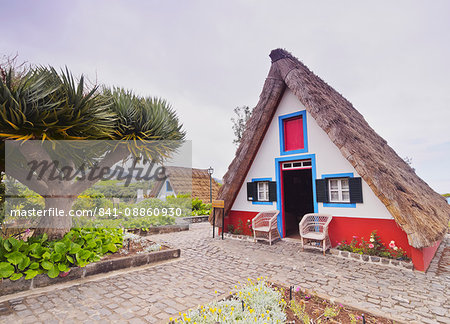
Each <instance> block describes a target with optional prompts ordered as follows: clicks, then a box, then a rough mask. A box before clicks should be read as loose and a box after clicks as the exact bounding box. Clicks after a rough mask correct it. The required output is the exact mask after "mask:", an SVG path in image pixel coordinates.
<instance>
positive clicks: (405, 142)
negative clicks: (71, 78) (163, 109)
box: [0, 0, 450, 193]
mask: <svg viewBox="0 0 450 324" xmlns="http://www.w3.org/2000/svg"><path fill="white" fill-rule="evenodd" d="M318 2H319V1H279V2H277V1H261V0H253V1H233V0H227V1H220V2H219V1H181V0H180V1H144V0H142V1H112V0H105V1H94V0H86V1H75V0H72V1H61V0H54V1H34V0H30V1H21V0H15V1H10V0H0V11H1V13H2V14H1V16H2V18H1V20H0V30H1V36H0V54H1V55H14V54H16V53H17V54H19V60H20V61H27V62H29V63H33V64H44V65H48V64H49V65H52V66H56V67H63V66H65V65H67V66H68V67H69V68H70V69H71V70H72V71H73V72H74V73H75V74H81V73H83V74H85V75H87V76H88V77H89V79H91V80H93V81H95V80H97V81H98V82H99V83H105V84H107V85H116V86H121V87H125V88H129V89H133V90H134V91H135V92H137V93H138V94H141V95H151V96H160V97H164V98H166V99H167V100H168V101H169V102H171V104H172V105H173V107H174V108H175V109H176V111H177V112H178V115H179V116H180V118H181V120H182V122H183V123H184V126H185V129H186V130H187V134H188V136H187V137H188V139H190V140H192V143H193V166H194V167H198V168H208V167H209V166H210V165H211V166H213V167H214V169H215V173H214V176H215V177H222V176H223V175H224V174H225V172H226V170H227V168H228V165H229V163H230V162H231V160H232V159H233V157H234V153H235V147H234V145H233V144H232V140H233V132H232V129H231V126H232V123H231V121H230V118H231V117H233V108H234V107H236V106H242V105H248V106H250V107H254V106H255V105H256V103H257V102H258V97H259V94H260V92H261V89H262V85H263V83H264V79H265V77H266V76H267V73H268V70H269V67H270V59H269V57H268V55H269V53H270V51H271V50H272V49H274V48H278V47H281V48H285V49H287V50H288V51H290V52H292V53H293V54H294V55H295V56H296V57H298V58H299V59H300V60H301V61H303V62H304V63H305V64H306V65H307V66H308V67H309V68H310V69H311V70H312V71H314V72H315V73H316V74H318V75H319V76H320V77H321V78H322V79H324V80H325V81H326V82H327V83H328V84H330V85H331V86H332V87H333V88H335V89H336V90H337V91H339V92H340V93H342V94H343V95H344V96H345V97H346V98H347V99H348V100H349V101H350V102H352V103H353V105H354V106H355V108H356V109H358V110H359V111H360V112H361V113H362V114H363V116H364V117H365V118H366V120H367V121H368V122H369V124H370V125H371V126H372V127H373V128H374V129H375V130H376V131H377V132H378V133H379V134H380V135H381V136H382V137H383V138H385V139H386V140H387V141H388V143H389V145H391V146H392V147H393V148H394V149H395V150H396V151H397V153H398V154H399V155H400V156H401V157H405V156H408V157H411V158H412V165H413V167H414V168H416V172H417V173H418V175H419V176H421V177H422V178H423V179H424V180H425V181H427V182H428V183H429V184H430V185H431V187H433V188H434V189H435V190H436V191H438V192H440V193H444V192H450V171H449V170H450V167H449V166H450V137H449V121H450V109H449V105H450V104H449V103H450V80H449V77H450V63H449V58H450V33H449V31H450V14H449V13H450V1H437V0H433V1H425V0H424V1H411V0H409V1H372V2H370V3H369V2H368V1H356V0H355V1H343V0H340V1H335V0H333V1H320V3H318Z"/></svg>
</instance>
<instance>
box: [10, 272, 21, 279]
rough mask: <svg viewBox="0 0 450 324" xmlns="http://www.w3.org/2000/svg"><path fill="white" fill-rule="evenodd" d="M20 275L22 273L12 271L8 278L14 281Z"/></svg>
mask: <svg viewBox="0 0 450 324" xmlns="http://www.w3.org/2000/svg"><path fill="white" fill-rule="evenodd" d="M22 277H23V274H22V273H14V274H12V275H11V277H9V279H10V280H12V281H16V280H19V279H20V278H22Z"/></svg>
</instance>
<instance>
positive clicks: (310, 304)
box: [273, 284, 394, 324]
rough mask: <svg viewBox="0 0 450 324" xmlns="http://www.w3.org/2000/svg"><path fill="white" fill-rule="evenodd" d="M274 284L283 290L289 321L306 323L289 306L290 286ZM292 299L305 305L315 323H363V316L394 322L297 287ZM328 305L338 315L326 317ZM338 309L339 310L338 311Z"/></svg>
mask: <svg viewBox="0 0 450 324" xmlns="http://www.w3.org/2000/svg"><path fill="white" fill-rule="evenodd" d="M273 286H274V287H276V288H278V289H280V290H281V291H282V293H283V295H284V299H285V300H286V302H287V303H288V304H287V306H286V315H287V323H304V322H303V320H302V319H300V318H298V317H297V316H296V315H295V313H294V312H293V311H292V309H291V308H290V307H289V305H290V298H289V288H286V287H283V286H280V285H277V284H274V285H273ZM292 299H293V300H295V302H296V303H297V304H298V305H301V307H303V305H304V310H305V313H307V314H308V315H309V318H310V319H313V320H314V323H344V324H347V323H363V316H364V318H365V323H367V324H369V323H372V324H375V323H380V324H385V323H394V322H393V321H392V320H390V319H387V318H384V317H379V316H375V315H372V314H370V313H364V314H363V312H361V311H359V310H357V309H355V308H351V307H347V306H343V305H340V304H333V303H331V302H330V301H329V300H327V299H323V298H320V297H318V296H315V295H314V294H309V293H307V292H305V291H302V290H299V291H297V292H296V291H295V288H293V289H292ZM327 307H329V308H334V309H335V310H336V311H335V312H334V313H335V314H336V313H337V315H336V316H330V317H325V315H323V314H324V311H325V309H326V308H327ZM337 310H339V312H337ZM351 316H353V318H354V321H352V319H351Z"/></svg>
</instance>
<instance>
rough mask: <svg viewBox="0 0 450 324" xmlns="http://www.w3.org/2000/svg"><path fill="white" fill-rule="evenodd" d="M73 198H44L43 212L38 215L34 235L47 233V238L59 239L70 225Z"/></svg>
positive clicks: (68, 229)
mask: <svg viewBox="0 0 450 324" xmlns="http://www.w3.org/2000/svg"><path fill="white" fill-rule="evenodd" d="M74 201H75V199H74V198H65V197H64V198H50V197H48V198H45V210H44V211H45V213H46V214H44V215H42V216H40V217H39V223H38V225H37V228H36V230H35V231H34V236H37V235H40V234H43V233H47V235H48V239H49V240H56V239H61V238H63V237H64V235H65V234H66V233H67V232H69V231H70V229H71V227H72V217H71V216H69V211H70V210H71V209H72V205H73V203H74Z"/></svg>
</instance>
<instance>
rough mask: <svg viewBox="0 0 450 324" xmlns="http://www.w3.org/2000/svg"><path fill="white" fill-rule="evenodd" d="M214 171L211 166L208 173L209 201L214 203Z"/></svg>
mask: <svg viewBox="0 0 450 324" xmlns="http://www.w3.org/2000/svg"><path fill="white" fill-rule="evenodd" d="M213 172H214V169H213V168H212V167H209V169H208V174H209V202H210V203H212V174H213Z"/></svg>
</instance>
